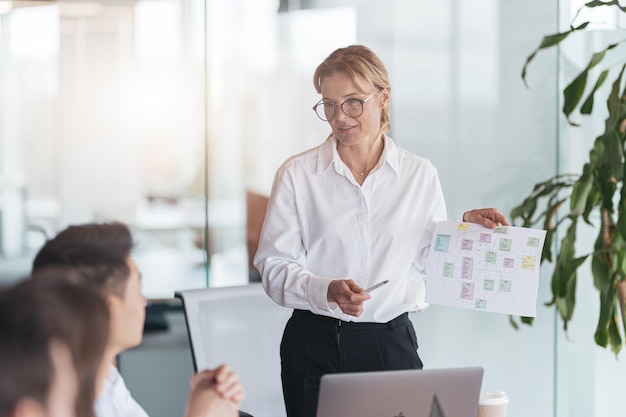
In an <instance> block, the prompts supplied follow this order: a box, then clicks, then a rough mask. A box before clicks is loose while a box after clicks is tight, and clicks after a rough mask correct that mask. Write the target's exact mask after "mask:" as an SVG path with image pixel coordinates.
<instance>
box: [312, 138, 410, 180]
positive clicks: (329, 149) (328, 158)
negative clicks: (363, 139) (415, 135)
mask: <svg viewBox="0 0 626 417" xmlns="http://www.w3.org/2000/svg"><path fill="white" fill-rule="evenodd" d="M383 140H384V141H385V147H384V148H383V154H382V156H381V158H382V159H383V161H384V162H385V163H386V164H388V165H389V167H391V169H393V171H394V172H395V173H396V175H398V170H399V166H400V162H399V161H398V149H397V147H396V144H395V142H394V141H393V139H391V138H390V137H389V136H387V135H385V136H383ZM340 161H341V157H340V156H339V152H337V139H335V136H334V135H331V136H330V137H329V138H328V139H326V141H324V143H322V145H321V146H320V147H319V151H318V153H317V173H318V174H321V173H322V172H324V171H326V170H327V169H328V168H329V167H330V166H331V164H333V163H335V164H339V162H340Z"/></svg>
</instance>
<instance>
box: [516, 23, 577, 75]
mask: <svg viewBox="0 0 626 417" xmlns="http://www.w3.org/2000/svg"><path fill="white" fill-rule="evenodd" d="M588 25H589V22H584V23H581V24H580V25H578V26H576V27H571V28H570V30H568V31H565V32H561V33H554V34H552V35H546V36H544V37H543V39H542V40H541V43H540V44H539V46H538V47H537V49H535V50H534V51H533V52H532V53H531V54H530V55H529V56H528V58H526V62H525V63H524V67H523V68H522V80H523V81H524V84H526V86H527V87H528V83H527V82H526V68H527V67H528V64H530V62H531V61H532V60H533V59H534V58H535V56H536V55H537V53H538V52H539V51H540V50H542V49H546V48H550V47H552V46H555V45H558V44H559V43H561V42H562V41H563V40H564V39H565V38H567V37H568V36H569V35H570V34H572V33H574V32H576V31H578V30H583V29H585V28H586V27H587V26H588Z"/></svg>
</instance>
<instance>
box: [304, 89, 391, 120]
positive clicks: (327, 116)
mask: <svg viewBox="0 0 626 417" xmlns="http://www.w3.org/2000/svg"><path fill="white" fill-rule="evenodd" d="M379 91H380V88H377V89H376V91H374V92H373V93H372V94H370V95H369V96H367V97H366V98H365V99H363V100H359V99H356V98H351V99H349V100H346V101H344V102H343V103H341V104H335V103H332V102H330V101H324V100H320V101H319V103H317V104H316V105H315V106H313V110H314V111H315V114H317V117H319V118H320V119H322V120H323V121H325V122H329V121H331V120H333V119H334V118H335V114H336V113H337V110H336V108H337V107H341V111H343V112H344V113H345V114H346V116H348V117H352V118H353V119H354V118H356V117H359V116H360V115H362V114H363V105H364V104H365V102H366V101H367V100H369V99H370V98H372V97H373V96H374V94H376V93H378V92H379Z"/></svg>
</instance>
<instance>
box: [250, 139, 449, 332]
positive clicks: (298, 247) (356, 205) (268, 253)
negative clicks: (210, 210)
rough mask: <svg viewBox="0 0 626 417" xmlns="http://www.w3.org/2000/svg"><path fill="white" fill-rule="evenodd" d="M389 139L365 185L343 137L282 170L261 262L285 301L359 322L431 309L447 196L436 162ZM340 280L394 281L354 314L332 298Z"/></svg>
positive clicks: (272, 289) (273, 290)
mask: <svg viewBox="0 0 626 417" xmlns="http://www.w3.org/2000/svg"><path fill="white" fill-rule="evenodd" d="M384 141H385V144H384V149H383V153H382V155H381V158H380V160H379V162H378V164H377V165H376V166H375V167H374V169H373V170H372V171H371V172H370V174H369V175H368V176H367V178H366V179H365V181H364V182H363V185H361V186H360V185H359V184H358V183H357V182H356V181H355V180H354V177H353V176H352V173H351V172H350V169H349V168H348V167H347V166H346V164H345V163H344V162H343V161H342V160H341V158H340V157H339V154H338V152H337V144H336V140H335V138H334V137H330V138H329V139H327V140H326V141H325V142H324V143H323V144H321V145H320V146H318V147H316V148H313V149H310V150H307V151H305V152H303V153H301V154H299V155H295V156H293V157H291V158H289V159H288V160H287V161H285V162H284V163H283V165H282V166H281V167H280V168H279V169H278V170H277V172H276V176H275V179H274V184H273V188H272V193H271V195H270V199H269V205H268V210H267V215H266V218H265V223H264V225H263V230H262V233H261V239H260V243H259V248H258V251H257V253H256V256H255V259H254V265H255V267H256V268H257V269H258V270H259V272H260V274H261V277H262V280H263V285H264V288H265V291H266V292H267V294H268V295H269V296H270V297H271V298H272V299H273V300H274V301H275V302H277V303H278V304H280V305H283V306H285V307H290V308H295V309H303V310H310V311H312V312H313V313H316V314H320V315H325V316H330V317H335V318H339V319H342V320H345V321H358V322H387V321H389V320H391V319H393V318H394V317H396V316H398V315H400V314H402V313H404V312H407V311H419V310H422V309H424V308H426V307H427V305H428V304H427V303H426V301H425V297H424V293H425V291H424V290H425V281H424V274H425V260H426V257H427V255H428V253H429V249H430V243H431V238H432V235H433V231H434V228H435V224H436V223H437V222H439V221H443V220H446V218H447V211H446V205H445V201H444V197H443V192H442V190H441V185H440V183H439V177H438V174H437V170H436V169H435V167H434V166H433V165H432V163H431V162H430V161H429V160H427V159H425V158H423V157H420V156H417V155H415V154H413V153H411V152H409V151H407V150H405V149H402V148H400V147H397V146H396V145H395V143H394V141H393V140H392V139H391V138H389V137H385V138H384ZM335 279H352V280H354V281H355V282H356V283H357V284H358V285H360V286H361V287H363V288H367V287H370V286H372V285H374V284H376V283H378V282H380V281H384V280H389V283H388V284H386V285H384V286H382V287H381V288H379V289H377V290H375V291H374V292H372V293H371V296H372V298H371V299H370V300H368V301H366V302H365V304H364V312H363V314H362V315H361V316H359V317H354V316H349V315H346V314H344V313H343V312H342V311H341V309H339V308H338V306H337V305H336V304H334V303H329V302H328V301H327V291H328V285H329V283H330V282H331V281H332V280H335Z"/></svg>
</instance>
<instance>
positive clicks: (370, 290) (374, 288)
mask: <svg viewBox="0 0 626 417" xmlns="http://www.w3.org/2000/svg"><path fill="white" fill-rule="evenodd" d="M388 282H389V280H388V279H386V280H384V281H381V282H379V283H378V284H376V285H372V286H371V287H369V288H367V289H365V290H363V292H364V293H369V292H372V291H374V290H376V289H378V288H380V287H382V286H383V285H385V284H386V283H388Z"/></svg>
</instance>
